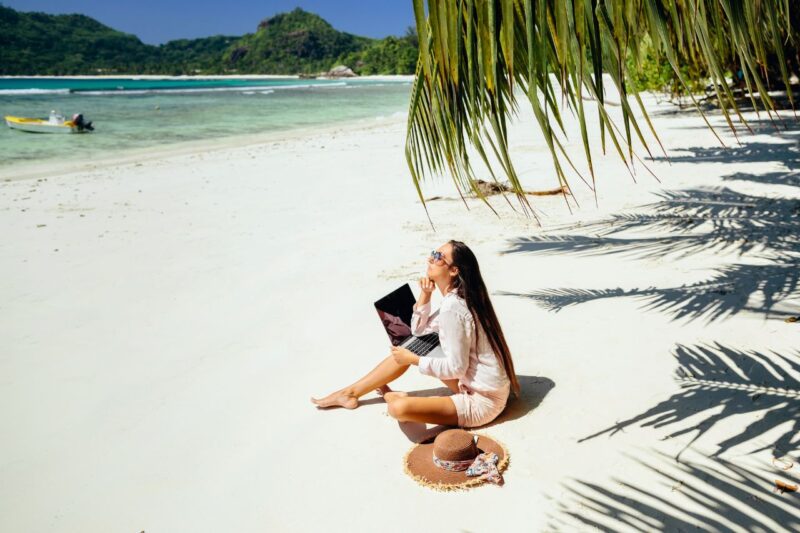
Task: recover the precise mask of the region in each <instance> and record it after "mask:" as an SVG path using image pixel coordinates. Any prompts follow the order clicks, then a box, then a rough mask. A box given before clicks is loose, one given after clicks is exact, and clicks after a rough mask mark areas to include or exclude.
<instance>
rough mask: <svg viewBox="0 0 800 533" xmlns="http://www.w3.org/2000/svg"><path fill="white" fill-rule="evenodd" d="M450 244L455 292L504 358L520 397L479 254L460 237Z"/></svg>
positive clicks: (505, 366) (508, 373)
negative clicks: (456, 272) (479, 264)
mask: <svg viewBox="0 0 800 533" xmlns="http://www.w3.org/2000/svg"><path fill="white" fill-rule="evenodd" d="M449 244H450V246H452V247H453V252H452V253H453V266H456V267H458V277H456V278H455V279H454V280H453V287H454V288H455V289H456V293H457V294H458V296H460V297H461V298H463V299H464V301H465V302H466V303H467V308H468V309H469V311H470V313H472V318H473V319H474V320H475V321H476V322H477V323H479V324H480V325H481V327H482V328H483V331H484V332H485V333H486V336H487V337H488V338H489V344H491V346H492V350H494V353H495V354H496V355H497V357H499V358H500V360H501V361H502V362H503V368H505V370H506V375H507V376H508V379H509V380H511V390H512V391H514V394H515V395H516V396H517V397H519V381H517V374H516V373H515V372H514V362H513V361H512V360H511V351H510V350H509V349H508V344H507V343H506V337H505V335H503V328H501V327H500V322H499V321H498V320H497V315H496V314H495V312H494V307H492V302H491V300H490V299H489V291H487V290H486V284H485V283H484V282H483V277H481V269H480V267H479V266H478V258H476V257H475V254H474V253H472V250H470V249H469V247H468V246H467V245H466V244H464V243H463V242H461V241H450V242H449ZM477 335H480V328H476V336H477Z"/></svg>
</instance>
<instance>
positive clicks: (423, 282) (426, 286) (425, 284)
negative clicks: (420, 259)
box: [419, 278, 436, 298]
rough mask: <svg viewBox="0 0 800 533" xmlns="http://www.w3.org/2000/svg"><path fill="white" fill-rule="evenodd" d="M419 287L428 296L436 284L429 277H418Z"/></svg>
mask: <svg viewBox="0 0 800 533" xmlns="http://www.w3.org/2000/svg"><path fill="white" fill-rule="evenodd" d="M419 288H420V290H421V291H422V292H423V293H424V294H427V295H428V297H429V298H430V296H431V293H432V292H433V289H435V288H436V284H435V283H434V282H433V280H432V279H431V278H419Z"/></svg>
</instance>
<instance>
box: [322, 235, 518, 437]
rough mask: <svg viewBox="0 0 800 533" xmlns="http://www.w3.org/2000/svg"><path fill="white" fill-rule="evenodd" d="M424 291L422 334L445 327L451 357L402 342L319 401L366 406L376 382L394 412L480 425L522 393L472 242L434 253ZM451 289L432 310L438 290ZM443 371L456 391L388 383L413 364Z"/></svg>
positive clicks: (415, 318) (417, 320)
mask: <svg viewBox="0 0 800 533" xmlns="http://www.w3.org/2000/svg"><path fill="white" fill-rule="evenodd" d="M419 286H420V295H419V298H418V300H417V303H416V305H414V313H413V315H412V317H411V329H412V332H413V333H414V335H425V334H428V333H433V332H438V333H439V341H440V343H441V348H442V352H444V357H437V358H433V357H419V356H417V355H416V354H414V353H413V352H411V351H409V350H406V349H405V348H401V347H398V346H395V347H393V348H392V353H391V355H390V356H389V357H387V358H386V359H384V360H383V361H382V362H381V363H380V364H379V365H378V366H376V367H375V368H374V369H373V370H372V371H371V372H370V373H369V374H367V375H366V376H364V377H363V378H361V379H360V380H358V381H356V382H355V383H353V384H352V385H350V386H349V387H345V388H343V389H340V390H338V391H336V392H333V393H331V394H329V395H328V396H326V397H325V398H321V399H315V398H312V399H311V401H312V402H314V403H315V404H317V405H318V406H319V407H334V406H341V407H346V408H348V409H354V408H356V407H358V398H359V397H361V396H362V395H364V394H366V393H367V392H369V391H371V390H373V389H376V388H377V391H378V393H379V394H382V395H383V398H384V399H385V400H386V403H387V404H388V408H389V414H390V415H391V416H392V417H394V418H396V419H397V420H399V421H411V422H426V423H431V424H446V425H453V426H455V425H458V426H461V427H475V426H482V425H484V424H488V423H489V422H491V421H492V420H494V419H495V418H496V417H497V415H499V414H500V413H501V412H502V411H503V409H504V408H505V405H506V401H507V400H508V396H509V391H510V390H513V391H514V394H515V395H519V383H518V382H517V376H516V374H515V373H514V363H513V362H512V360H511V353H510V352H509V350H508V345H507V344H506V340H505V337H504V336H503V330H502V329H501V328H500V323H499V322H498V321H497V315H495V312H494V308H493V307H492V303H491V301H489V293H488V291H487V290H486V285H485V284H484V283H483V278H482V277H481V272H480V268H479V267H478V260H477V259H476V258H475V254H473V253H472V250H470V249H469V248H468V247H467V245H466V244H464V243H463V242H459V241H450V242H448V243H446V244H444V245H443V246H440V247H439V249H438V250H436V251H434V252H431V256H430V257H429V258H428V272H427V277H425V278H421V279H420V281H419ZM434 288H438V289H439V291H440V292H441V293H442V295H444V299H443V300H442V305H441V307H440V309H439V310H438V311H437V312H435V313H433V314H431V306H430V300H431V293H433V290H434ZM411 365H415V366H418V367H419V371H420V373H422V374H425V375H428V376H433V377H436V378H439V379H441V380H442V382H444V384H445V385H447V387H448V388H449V389H450V390H451V391H453V394H452V395H451V396H434V397H426V398H416V397H410V396H408V395H407V394H405V393H403V392H393V391H391V390H390V389H389V387H388V384H389V383H391V382H392V381H394V380H395V379H397V378H398V377H400V376H401V375H403V373H404V372H405V371H406V370H408V367H409V366H411Z"/></svg>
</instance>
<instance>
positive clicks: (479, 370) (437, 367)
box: [411, 290, 510, 395]
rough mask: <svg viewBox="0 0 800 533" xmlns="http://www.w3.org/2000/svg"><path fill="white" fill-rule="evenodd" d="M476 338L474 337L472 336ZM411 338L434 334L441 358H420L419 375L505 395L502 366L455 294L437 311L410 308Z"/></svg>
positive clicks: (504, 375)
mask: <svg viewBox="0 0 800 533" xmlns="http://www.w3.org/2000/svg"><path fill="white" fill-rule="evenodd" d="M477 331H480V335H479V336H476V332H477ZM411 332H412V333H413V334H414V335H427V334H428V333H438V334H439V343H440V344H441V346H442V352H444V357H420V359H419V371H420V373H421V374H425V375H428V376H433V377H436V378H439V379H458V384H459V389H461V390H465V389H466V390H473V391H476V392H480V393H485V394H489V395H496V394H507V393H508V392H507V391H508V389H509V387H510V381H509V379H508V376H506V371H505V368H504V367H503V362H502V361H501V360H500V358H499V357H498V356H497V355H495V353H494V351H493V350H492V345H491V343H489V338H488V337H487V336H486V333H485V332H484V331H483V328H482V327H481V325H480V324H476V323H475V321H474V320H473V318H472V313H470V312H469V308H468V307H467V303H466V302H465V301H464V299H463V298H460V297H459V296H458V293H456V291H455V290H453V291H451V292H449V293H447V294H446V295H445V296H444V299H443V300H442V305H441V306H440V307H439V309H438V310H437V311H436V312H434V313H433V314H431V304H430V303H427V304H425V305H420V306H416V305H415V306H414V313H413V315H412V316H411Z"/></svg>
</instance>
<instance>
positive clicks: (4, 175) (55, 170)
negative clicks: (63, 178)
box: [0, 113, 407, 182]
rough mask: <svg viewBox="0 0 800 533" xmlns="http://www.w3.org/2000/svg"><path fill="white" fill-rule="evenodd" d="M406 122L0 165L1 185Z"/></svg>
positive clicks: (354, 123) (397, 118)
mask: <svg viewBox="0 0 800 533" xmlns="http://www.w3.org/2000/svg"><path fill="white" fill-rule="evenodd" d="M406 118H407V113H403V114H402V116H401V115H400V114H397V115H389V116H380V117H375V118H372V119H369V118H360V119H354V120H348V121H342V122H339V123H336V124H322V125H319V126H297V127H292V128H287V129H282V130H278V131H271V132H263V133H250V134H244V135H235V136H230V137H224V138H222V139H199V140H191V141H182V142H177V143H172V144H167V145H156V146H151V147H147V148H133V149H128V150H126V149H124V148H122V149H119V151H117V152H114V153H112V154H109V155H108V156H105V157H101V158H98V159H94V160H91V161H86V160H83V159H74V160H73V159H65V160H60V161H59V160H48V161H47V162H44V163H36V162H30V161H21V162H19V163H11V164H8V165H0V181H3V182H15V181H24V180H33V179H38V178H48V177H53V176H60V175H65V174H74V173H77V172H84V171H90V170H98V169H104V168H108V167H113V166H127V165H135V164H138V163H142V162H152V161H160V160H165V159H171V158H174V157H180V156H191V155H197V154H204V153H216V152H220V151H225V150H235V149H240V148H251V147H254V146H263V145H266V144H270V143H280V142H288V141H297V140H304V139H310V138H314V137H317V136H325V137H327V136H332V135H336V134H346V133H354V132H360V131H369V130H375V129H383V128H386V127H388V126H392V125H396V124H399V123H405V121H406Z"/></svg>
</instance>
